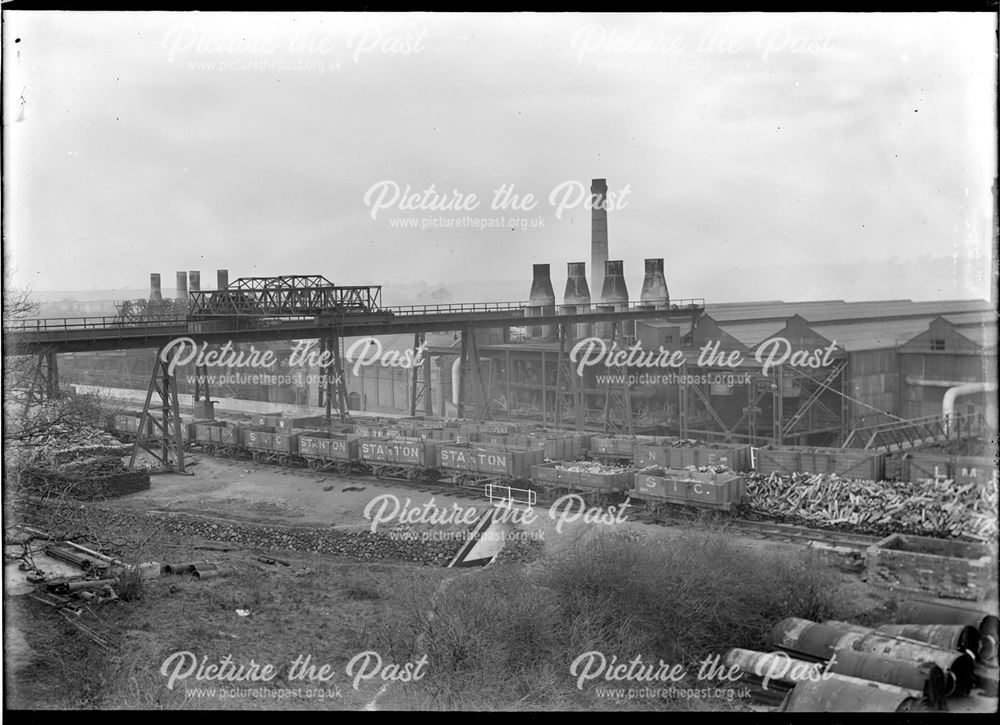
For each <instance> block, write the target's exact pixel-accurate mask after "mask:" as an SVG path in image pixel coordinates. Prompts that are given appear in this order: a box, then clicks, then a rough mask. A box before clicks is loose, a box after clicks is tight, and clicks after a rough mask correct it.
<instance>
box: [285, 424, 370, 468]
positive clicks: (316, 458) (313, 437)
mask: <svg viewBox="0 0 1000 725" xmlns="http://www.w3.org/2000/svg"><path fill="white" fill-rule="evenodd" d="M359 440H360V439H359V438H358V436H355V435H350V434H343V433H327V432H325V431H299V433H298V441H299V450H298V453H299V457H300V458H303V459H305V461H306V465H307V466H309V468H310V469H311V470H313V471H319V470H324V469H330V468H332V469H335V470H337V471H339V472H340V473H347V472H348V471H350V470H351V468H352V467H353V466H354V465H356V464H357V463H358V462H359V461H360V459H359V457H358V455H359V452H358V441H359Z"/></svg>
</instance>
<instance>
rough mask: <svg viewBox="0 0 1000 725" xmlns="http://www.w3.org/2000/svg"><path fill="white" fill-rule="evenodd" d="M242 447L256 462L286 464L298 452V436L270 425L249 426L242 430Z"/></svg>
mask: <svg viewBox="0 0 1000 725" xmlns="http://www.w3.org/2000/svg"><path fill="white" fill-rule="evenodd" d="M243 447H244V448H245V449H246V450H247V452H248V453H249V454H250V457H251V458H253V460H254V461H255V462H256V463H264V462H267V461H275V462H277V463H278V465H279V466H287V465H288V464H289V463H290V462H291V460H292V457H293V456H295V455H297V454H298V436H297V435H289V434H287V433H281V432H279V431H277V430H276V429H275V428H273V427H271V426H250V427H249V428H246V429H245V430H244V431H243Z"/></svg>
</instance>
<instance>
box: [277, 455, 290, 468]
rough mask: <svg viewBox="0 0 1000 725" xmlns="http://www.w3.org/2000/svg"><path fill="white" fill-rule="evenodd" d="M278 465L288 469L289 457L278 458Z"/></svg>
mask: <svg viewBox="0 0 1000 725" xmlns="http://www.w3.org/2000/svg"><path fill="white" fill-rule="evenodd" d="M278 465H279V466H281V467H282V468H288V456H278Z"/></svg>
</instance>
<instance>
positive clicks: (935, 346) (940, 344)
mask: <svg viewBox="0 0 1000 725" xmlns="http://www.w3.org/2000/svg"><path fill="white" fill-rule="evenodd" d="M931 350H944V340H941V339H936V340H931Z"/></svg>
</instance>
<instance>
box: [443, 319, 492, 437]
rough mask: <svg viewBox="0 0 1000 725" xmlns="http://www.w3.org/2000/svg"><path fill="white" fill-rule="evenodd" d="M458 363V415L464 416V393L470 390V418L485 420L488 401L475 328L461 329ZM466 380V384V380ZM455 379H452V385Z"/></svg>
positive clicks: (488, 406) (488, 405)
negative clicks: (460, 347)
mask: <svg viewBox="0 0 1000 725" xmlns="http://www.w3.org/2000/svg"><path fill="white" fill-rule="evenodd" d="M461 361H462V362H461V363H460V364H459V379H458V417H460V418H464V417H465V416H466V414H467V412H468V408H469V405H467V404H466V400H465V396H466V393H467V392H468V391H469V390H470V389H471V391H472V401H471V407H472V418H473V420H485V419H487V418H489V416H490V401H489V399H488V397H487V394H486V385H485V384H484V383H483V368H482V363H481V360H480V357H479V346H478V344H477V343H476V334H475V330H474V329H473V328H472V327H466V328H465V329H463V330H462V354H461ZM466 381H468V384H467V382H466ZM454 384H455V381H452V385H454Z"/></svg>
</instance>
